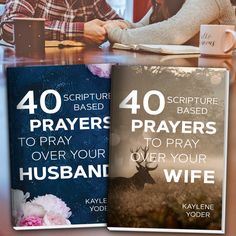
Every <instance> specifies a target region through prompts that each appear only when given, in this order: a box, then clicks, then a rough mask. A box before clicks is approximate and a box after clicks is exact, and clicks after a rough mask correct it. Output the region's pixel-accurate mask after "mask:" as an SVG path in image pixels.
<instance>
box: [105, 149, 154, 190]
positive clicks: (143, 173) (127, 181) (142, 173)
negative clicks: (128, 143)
mask: <svg viewBox="0 0 236 236" xmlns="http://www.w3.org/2000/svg"><path fill="white" fill-rule="evenodd" d="M140 149H141V150H142V151H143V156H142V160H139V159H140V158H138V157H139V155H138V153H139V151H140ZM130 151H131V153H132V156H133V159H134V160H135V162H136V164H137V166H136V169H137V172H136V173H135V174H134V175H133V176H132V177H130V178H125V177H115V178H110V181H109V186H110V187H111V189H117V188H120V189H123V190H129V189H136V190H143V189H144V185H145V184H146V183H148V184H155V180H154V179H153V178H152V176H151V175H150V173H149V172H150V171H153V170H155V169H157V167H158V165H156V166H155V167H150V164H151V163H152V162H148V161H147V153H148V151H149V147H144V148H142V147H139V148H137V149H136V151H133V150H132V149H131V150H130ZM142 163H145V164H144V165H142Z"/></svg>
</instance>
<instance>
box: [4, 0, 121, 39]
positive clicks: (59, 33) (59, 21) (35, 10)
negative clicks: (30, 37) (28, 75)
mask: <svg viewBox="0 0 236 236" xmlns="http://www.w3.org/2000/svg"><path fill="white" fill-rule="evenodd" d="M14 17H39V18H44V19H46V21H45V37H46V39H47V40H65V39H68V40H78V39H82V37H83V31H84V22H88V21H91V20H93V19H100V20H104V21H105V20H113V19H120V17H119V16H118V15H117V14H116V12H115V11H114V10H113V9H112V8H111V7H110V6H109V5H108V3H107V2H106V0H8V1H7V3H6V7H5V12H4V14H3V16H2V21H5V20H10V19H12V18H14ZM12 28H13V26H12V25H11V24H5V25H4V28H3V29H2V31H3V38H4V40H6V41H8V42H10V41H12V35H13V32H12V31H13V29H12Z"/></svg>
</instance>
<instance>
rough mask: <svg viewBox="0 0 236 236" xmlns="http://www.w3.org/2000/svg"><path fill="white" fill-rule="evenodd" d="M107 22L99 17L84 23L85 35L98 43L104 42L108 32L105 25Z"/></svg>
mask: <svg viewBox="0 0 236 236" xmlns="http://www.w3.org/2000/svg"><path fill="white" fill-rule="evenodd" d="M105 23H106V22H105V21H101V20H98V19H95V20H92V21H89V22H86V23H85V24H84V37H85V38H86V39H88V40H90V41H92V42H93V43H96V44H101V43H103V42H104V41H105V39H106V34H107V32H106V30H105V28H104V27H103V26H104V25H105Z"/></svg>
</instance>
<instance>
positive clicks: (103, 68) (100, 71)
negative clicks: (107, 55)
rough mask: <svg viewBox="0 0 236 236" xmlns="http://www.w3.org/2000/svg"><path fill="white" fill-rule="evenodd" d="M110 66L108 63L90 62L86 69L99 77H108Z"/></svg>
mask: <svg viewBox="0 0 236 236" xmlns="http://www.w3.org/2000/svg"><path fill="white" fill-rule="evenodd" d="M111 66H112V65H109V64H91V65H87V67H88V69H89V70H90V72H91V73H92V74H93V75H97V76H99V77H100V78H106V79H109V78H110V74H111Z"/></svg>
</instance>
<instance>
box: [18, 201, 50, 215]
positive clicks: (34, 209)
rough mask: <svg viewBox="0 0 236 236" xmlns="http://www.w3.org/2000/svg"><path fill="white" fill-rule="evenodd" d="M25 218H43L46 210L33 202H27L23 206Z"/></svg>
mask: <svg viewBox="0 0 236 236" xmlns="http://www.w3.org/2000/svg"><path fill="white" fill-rule="evenodd" d="M22 209H23V213H24V217H28V216H38V217H40V218H43V217H44V215H45V213H46V212H45V210H44V208H43V207H42V206H41V205H38V204H34V203H31V202H26V203H24V204H23V206H22Z"/></svg>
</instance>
